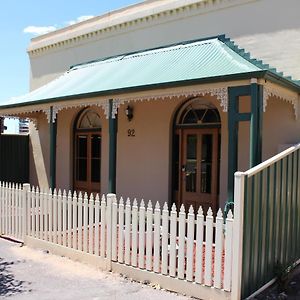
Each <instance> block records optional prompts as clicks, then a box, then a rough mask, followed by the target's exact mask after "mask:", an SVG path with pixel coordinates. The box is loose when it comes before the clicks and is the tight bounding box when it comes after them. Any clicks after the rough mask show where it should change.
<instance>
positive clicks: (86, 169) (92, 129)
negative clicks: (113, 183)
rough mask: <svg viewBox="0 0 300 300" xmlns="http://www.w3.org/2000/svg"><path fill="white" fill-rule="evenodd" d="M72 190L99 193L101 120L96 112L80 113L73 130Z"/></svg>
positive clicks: (88, 110) (90, 110) (86, 111)
mask: <svg viewBox="0 0 300 300" xmlns="http://www.w3.org/2000/svg"><path fill="white" fill-rule="evenodd" d="M73 169H74V172H73V174H74V185H73V186H74V190H76V191H78V192H79V191H82V192H87V193H88V194H90V193H100V185H101V119H100V117H99V115H98V114H97V112H96V111H94V110H92V109H90V108H88V109H85V110H84V111H82V112H81V113H80V114H79V115H78V117H77V121H76V122H75V128H74V163H73Z"/></svg>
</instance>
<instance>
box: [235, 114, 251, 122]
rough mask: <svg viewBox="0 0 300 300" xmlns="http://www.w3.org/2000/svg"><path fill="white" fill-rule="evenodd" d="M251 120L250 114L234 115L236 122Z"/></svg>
mask: <svg viewBox="0 0 300 300" xmlns="http://www.w3.org/2000/svg"><path fill="white" fill-rule="evenodd" d="M250 120H251V113H240V114H238V115H236V121H238V122H245V121H250Z"/></svg>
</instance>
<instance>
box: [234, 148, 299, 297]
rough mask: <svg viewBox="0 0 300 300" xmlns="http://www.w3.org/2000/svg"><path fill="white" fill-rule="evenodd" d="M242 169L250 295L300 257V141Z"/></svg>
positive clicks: (246, 291)
mask: <svg viewBox="0 0 300 300" xmlns="http://www.w3.org/2000/svg"><path fill="white" fill-rule="evenodd" d="M239 174H242V178H243V180H242V181H243V182H242V184H243V189H242V191H243V193H244V196H242V197H239V199H243V205H244V216H243V252H242V253H243V254H242V278H241V294H242V299H244V298H246V297H248V296H250V295H251V294H252V293H254V292H255V291H257V290H258V289H259V288H261V287H262V286H264V285H265V284H267V283H268V282H270V281H271V280H272V279H273V278H274V277H275V276H276V274H277V273H278V269H279V270H282V271H283V270H285V269H286V268H288V267H290V266H291V265H293V264H294V263H295V262H296V261H297V260H298V259H299V258H300V145H297V146H295V147H291V148H289V149H288V150H286V151H283V152H282V153H280V154H279V155H276V156H274V157H273V158H271V159H269V160H267V161H265V162H264V163H262V164H260V165H258V166H256V167H254V168H252V169H250V170H249V171H247V172H244V173H241V172H239ZM236 182H237V181H236ZM237 183H238V182H237Z"/></svg>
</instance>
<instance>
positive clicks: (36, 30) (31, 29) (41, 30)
mask: <svg viewBox="0 0 300 300" xmlns="http://www.w3.org/2000/svg"><path fill="white" fill-rule="evenodd" d="M91 18H94V16H80V17H78V18H76V20H71V21H68V22H65V24H66V25H67V26H70V25H74V24H76V23H79V22H83V21H85V20H88V19H91ZM59 27H60V26H59ZM59 27H58V26H56V25H55V26H27V27H26V28H24V29H23V32H24V33H30V34H33V35H42V34H46V33H48V32H51V31H54V30H57V29H58V28H59Z"/></svg>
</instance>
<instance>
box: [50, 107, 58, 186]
mask: <svg viewBox="0 0 300 300" xmlns="http://www.w3.org/2000/svg"><path fill="white" fill-rule="evenodd" d="M52 120H53V106H51V107H50V125H49V127H50V188H51V189H54V188H55V187H56V135H57V119H55V121H54V122H52Z"/></svg>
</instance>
